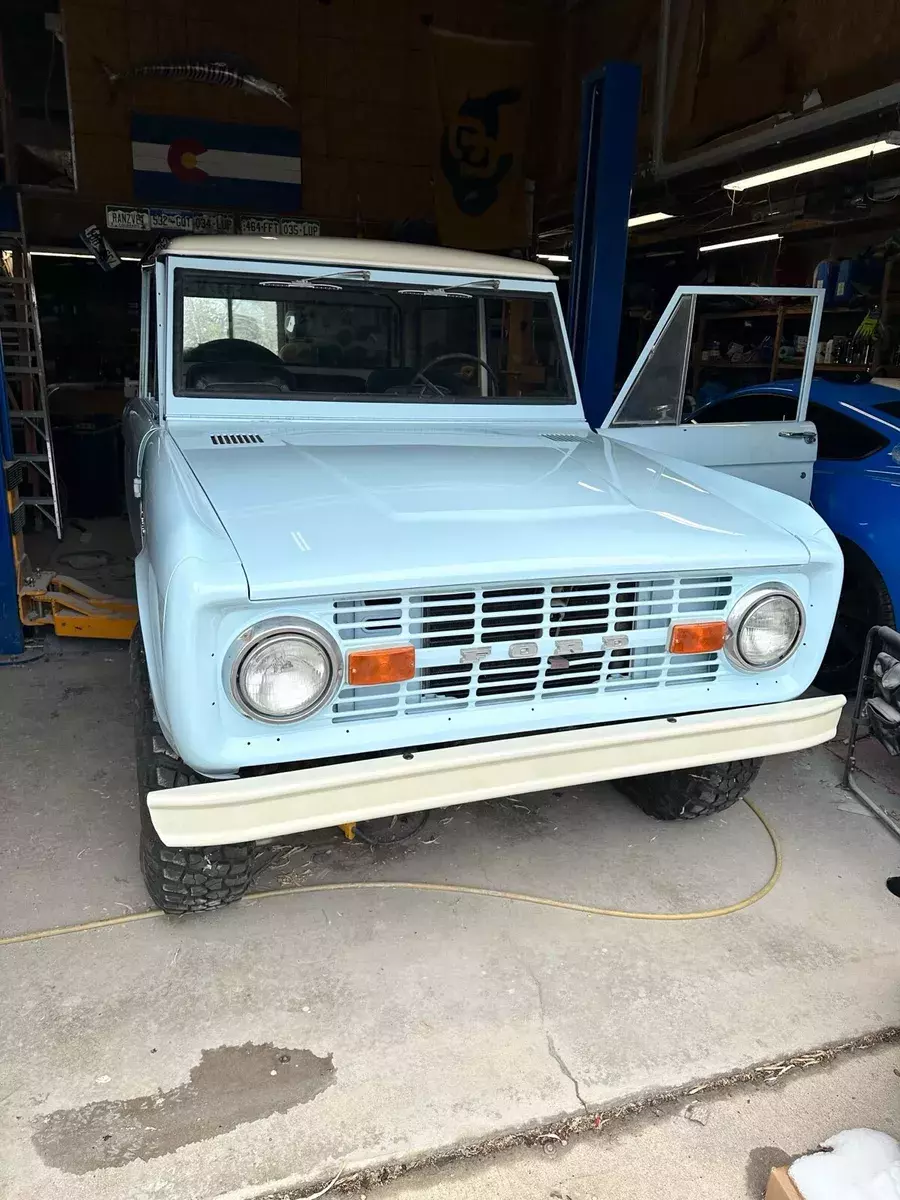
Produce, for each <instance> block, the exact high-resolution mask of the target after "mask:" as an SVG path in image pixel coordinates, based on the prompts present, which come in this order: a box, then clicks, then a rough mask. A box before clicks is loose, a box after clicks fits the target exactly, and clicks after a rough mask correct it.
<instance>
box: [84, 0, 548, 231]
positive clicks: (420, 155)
mask: <svg viewBox="0 0 900 1200" xmlns="http://www.w3.org/2000/svg"><path fill="white" fill-rule="evenodd" d="M545 14H546V6H545V4H544V3H543V0H418V2H417V0H63V15H64V22H65V35H66V44H67V49H68V60H69V72H70V88H71V99H72V110H73V118H74V122H73V123H74V128H75V146H76V160H77V170H78V184H79V192H80V193H81V194H82V195H83V196H85V197H96V198H97V199H102V200H103V201H105V202H121V203H127V202H128V201H130V200H131V198H132V190H131V145H130V140H131V139H130V113H131V112H132V111H136V112H142V113H153V114H170V115H192V116H196V117H204V118H207V119H211V120H218V121H230V122H237V123H248V124H258V125H286V126H290V127H299V129H300V132H301V138H302V155H303V169H304V184H303V210H304V213H305V214H306V215H308V216H314V217H322V218H324V219H325V221H326V226H325V231H326V232H328V231H329V228H330V226H333V227H334V228H333V230H332V231H333V232H351V231H352V229H353V227H355V226H358V227H359V228H360V231H362V228H364V227H365V228H367V229H368V228H369V225H370V223H372V222H374V223H376V224H377V223H381V222H392V221H397V220H403V219H422V218H424V219H431V218H432V217H433V212H434V209H433V201H432V185H431V181H432V174H433V164H434V160H435V143H436V141H437V136H438V135H437V132H436V117H435V110H434V92H433V80H432V71H431V65H430V56H429V52H428V44H427V39H428V36H429V34H428V24H429V23H431V22H433V23H434V24H435V25H437V26H439V27H442V28H446V29H452V30H456V31H458V32H461V33H472V34H478V35H482V36H488V37H519V38H522V37H525V38H529V37H533V38H535V40H540V33H541V30H542V28H543V22H544V20H545ZM223 53H224V54H229V55H239V56H243V57H245V58H246V59H247V60H248V61H249V62H250V63H251V64H252V66H253V68H254V70H255V72H256V73H258V74H260V75H262V76H264V77H266V78H268V79H271V80H273V81H274V82H277V83H279V84H281V85H282V86H283V87H285V88H286V89H287V90H288V92H289V93H290V94H291V97H292V100H293V106H292V107H291V108H286V107H284V106H283V105H281V104H279V103H277V102H276V101H274V100H270V99H267V98H260V97H254V96H248V95H244V94H243V93H241V92H238V91H231V90H227V89H223V88H217V87H210V86H208V85H203V84H186V83H176V82H171V81H158V80H139V81H135V82H133V83H130V84H124V85H122V86H121V88H119V89H118V90H117V91H115V92H114V91H113V90H112V89H111V88H110V86H109V82H108V79H107V77H106V75H105V73H104V71H103V68H102V66H101V60H102V62H103V63H105V64H106V65H107V66H109V67H110V68H111V69H112V70H114V71H121V70H126V69H127V68H128V67H130V66H137V65H141V64H145V63H148V62H158V61H165V60H169V59H171V60H184V59H185V58H187V57H190V56H196V57H197V58H198V59H200V60H201V61H209V60H210V58H211V57H215V55H216V54H223ZM328 223H330V225H329V224H328Z"/></svg>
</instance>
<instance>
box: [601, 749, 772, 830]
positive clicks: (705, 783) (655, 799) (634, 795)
mask: <svg viewBox="0 0 900 1200" xmlns="http://www.w3.org/2000/svg"><path fill="white" fill-rule="evenodd" d="M761 766H762V759H761V758H740V759H738V760H737V761H736V762H727V763H716V764H715V765H713V766H710V767H691V768H689V769H688V770H686V771H660V772H659V773H658V774H656V775H637V776H634V777H633V778H632V779H619V780H617V781H616V787H617V788H618V789H619V791H620V792H622V794H623V795H625V796H627V797H628V799H629V800H633V801H634V803H635V804H636V805H637V806H638V808H641V809H643V810H644V812H645V813H646V814H647V815H648V816H649V817H656V819H657V820H658V821H693V820H694V818H695V817H708V816H709V815H710V814H711V813H719V812H724V811H725V809H726V808H731V806H732V804H737V802H738V800H743V798H744V797H745V796H746V795H747V792H748V791H749V790H750V786H751V784H752V783H753V781H754V779H755V778H756V776H757V775H758V774H759V768H760V767H761Z"/></svg>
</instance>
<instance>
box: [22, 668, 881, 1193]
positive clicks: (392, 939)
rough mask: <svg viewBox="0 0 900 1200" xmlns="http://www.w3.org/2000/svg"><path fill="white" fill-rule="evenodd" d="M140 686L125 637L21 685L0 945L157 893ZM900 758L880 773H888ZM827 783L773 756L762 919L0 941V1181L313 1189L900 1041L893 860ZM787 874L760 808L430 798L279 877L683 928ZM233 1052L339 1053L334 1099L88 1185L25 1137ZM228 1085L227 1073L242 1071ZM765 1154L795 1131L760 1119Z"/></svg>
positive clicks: (758, 908)
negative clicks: (133, 686)
mask: <svg viewBox="0 0 900 1200" xmlns="http://www.w3.org/2000/svg"><path fill="white" fill-rule="evenodd" d="M127 676H128V666H127V656H126V655H125V654H124V652H122V651H121V650H119V649H118V648H116V647H112V646H101V647H99V648H88V647H84V646H79V647H78V648H77V650H72V651H69V650H67V651H66V653H65V654H64V656H63V657H62V658H59V659H55V660H52V661H47V662H44V663H37V664H35V665H34V666H32V667H29V668H27V669H16V670H10V671H7V672H5V673H4V677H3V687H2V688H0V778H2V779H3V788H4V797H3V799H4V806H5V822H4V832H5V838H4V841H3V843H2V845H0V911H2V912H3V922H4V930H5V931H10V932H19V931H21V930H28V929H37V928H42V927H46V926H52V925H57V924H68V923H72V922H77V921H85V920H89V919H91V918H95V917H102V916H104V915H118V914H121V913H123V912H128V911H135V910H138V909H142V908H144V907H146V905H147V900H146V897H145V895H144V892H143V887H142V884H141V881H140V876H139V874H138V870H137V861H136V859H137V855H136V844H137V827H138V823H137V813H136V808H135V803H134V792H133V764H132V759H131V731H130V717H129V693H128V683H127ZM86 687H87V688H90V691H89V692H82V693H81V694H79V693H78V691H76V690H75V689H79V688H86ZM896 770H897V766H896V764H889V765H888V766H887V767H885V774H884V775H883V777H882V780H881V782H882V784H883V785H884V786H890V785H892V784H895V783H896V778H895V775H894V774H892V772H896ZM839 773H840V764H839V762H838V761H837V759H836V758H835V757H834V756H833V755H832V754H831V753H829V752H828V751H827V750H825V749H820V750H816V751H812V752H809V753H805V754H798V755H795V756H792V757H790V758H785V759H780V760H773V761H772V762H770V763H768V764H767V765H766V766H765V768H764V770H763V772H762V774H761V775H760V778H759V780H758V782H757V784H756V785H755V787H754V790H753V798H754V800H755V801H756V802H758V803H759V804H760V806H761V807H762V809H763V810H764V811H765V812H766V813H767V815H768V816H769V817H770V818H771V819H772V821H773V824H774V826H775V828H776V831H777V833H778V835H779V838H780V840H781V842H782V846H783V850H784V857H785V868H784V875H783V877H782V880H781V882H780V883H779V885H778V887H777V888H776V890H775V891H774V892H773V893H772V895H771V896H769V897H768V898H767V899H766V900H765V901H763V902H762V903H761V904H758V905H755V906H754V907H753V908H751V909H748V910H746V911H745V912H742V913H740V914H737V915H736V916H734V917H730V918H727V919H724V920H716V921H700V922H691V923H669V922H646V921H619V920H610V919H598V918H590V917H587V916H585V915H579V914H575V913H563V912H559V911H554V910H552V909H546V908H535V907H530V906H526V905H520V904H513V903H511V902H509V901H505V900H484V899H476V898H475V897H471V896H462V895H440V894H431V893H429V894H427V895H425V894H420V893H416V892H411V891H402V892H400V891H398V892H389V891H387V892H363V891H360V892H342V893H329V894H323V895H316V896H314V897H312V896H311V897H303V896H298V895H290V896H287V895H286V896H283V897H276V898H275V899H272V900H267V901H253V900H249V901H247V902H245V903H243V904H241V905H237V906H234V907H232V908H229V909H227V910H223V911H220V912H216V913H211V914H209V915H208V916H206V917H201V918H187V919H183V920H168V919H166V920H151V921H141V922H137V923H135V924H132V925H126V926H117V927H113V928H107V929H102V930H97V931H94V932H91V933H86V934H79V935H76V936H70V937H62V938H52V939H49V940H47V941H42V942H31V943H25V944H21V945H14V946H7V947H4V948H2V949H0V955H2V957H3V963H2V966H3V971H4V989H3V992H2V995H0V1056H2V1065H3V1080H4V1083H3V1089H2V1095H3V1099H2V1104H0V1194H2V1195H3V1197H4V1200H47V1197H48V1196H50V1195H60V1196H64V1197H65V1200H213V1198H218V1197H222V1196H224V1195H228V1194H235V1195H244V1196H246V1195H249V1194H251V1193H253V1194H255V1195H260V1194H262V1193H263V1192H264V1191H265V1189H267V1188H268V1187H269V1185H274V1184H275V1183H276V1182H277V1181H279V1180H285V1179H289V1180H292V1181H293V1183H292V1186H293V1187H294V1188H295V1190H296V1193H297V1195H300V1196H303V1195H305V1194H307V1192H308V1191H309V1190H314V1189H310V1188H309V1187H307V1186H305V1184H306V1183H308V1182H309V1181H313V1180H316V1181H322V1182H325V1181H327V1180H329V1179H331V1178H332V1177H333V1176H334V1175H335V1174H336V1172H337V1169H338V1167H339V1166H340V1167H342V1169H343V1170H344V1171H345V1172H346V1173H352V1171H354V1170H355V1169H357V1168H358V1167H361V1166H363V1165H366V1164H369V1165H371V1164H384V1163H396V1162H399V1161H415V1160H418V1159H422V1158H427V1157H429V1156H431V1155H434V1154H435V1153H437V1152H440V1151H443V1150H450V1149H453V1148H455V1147H461V1146H469V1145H473V1144H478V1143H481V1142H484V1141H485V1140H490V1139H495V1138H497V1137H498V1136H501V1135H503V1134H505V1133H508V1132H510V1131H518V1130H523V1129H536V1128H539V1127H541V1126H544V1125H546V1124H547V1123H551V1122H554V1121H557V1120H561V1121H566V1120H568V1119H570V1118H572V1117H573V1116H577V1117H578V1119H579V1120H581V1121H587V1120H588V1117H587V1115H586V1113H585V1109H587V1110H589V1112H591V1113H593V1112H596V1111H597V1110H599V1109H608V1108H610V1107H614V1106H615V1104H616V1102H617V1101H619V1100H620V1099H621V1098H622V1097H628V1096H634V1095H636V1094H656V1093H659V1092H660V1091H665V1090H666V1089H668V1088H671V1087H675V1086H685V1085H688V1084H690V1083H691V1082H692V1081H696V1080H697V1079H703V1078H708V1077H709V1076H712V1075H716V1074H720V1073H728V1072H731V1071H733V1070H734V1069H735V1068H740V1067H742V1066H745V1065H746V1064H748V1063H758V1062H764V1061H767V1060H775V1059H778V1058H780V1057H782V1056H783V1055H784V1054H786V1053H789V1052H794V1051H797V1050H801V1049H805V1048H808V1047H812V1046H820V1045H822V1044H825V1043H829V1042H833V1041H841V1040H846V1039H848V1038H852V1037H856V1036H858V1035H860V1034H863V1033H867V1032H870V1031H872V1030H876V1029H882V1028H884V1027H885V1026H888V1025H893V1024H897V1023H900V939H898V936H897V933H898V920H900V905H898V902H897V900H896V899H895V898H894V897H892V896H891V895H890V894H889V893H888V892H887V890H886V889H885V886H884V880H885V878H886V877H887V876H888V875H892V874H896V873H897V868H898V865H900V847H898V845H897V843H896V841H895V840H894V839H893V838H891V836H890V835H889V834H888V833H887V832H886V831H885V830H884V829H883V828H882V827H881V826H880V825H878V823H877V822H876V821H875V820H874V819H871V818H868V817H866V816H862V815H859V814H858V813H855V812H852V811H847V810H845V809H842V808H841V807H840V805H841V804H842V803H844V801H845V795H844V793H842V792H841V791H840V789H839V788H838V786H837V780H838V778H839ZM876 786H877V784H876V783H875V782H874V781H873V782H872V787H873V788H874V787H876ZM770 869H771V848H770V847H769V845H768V840H767V838H766V836H765V833H764V832H763V831H762V830H761V829H760V827H759V825H758V823H757V821H756V819H755V818H754V817H753V815H752V814H751V813H750V812H749V810H747V809H746V808H744V807H738V808H735V809H732V810H730V811H729V812H726V813H724V814H722V815H721V816H719V817H716V818H714V819H710V820H708V821H703V822H688V823H677V822H676V823H672V824H664V823H658V822H654V821H652V820H650V819H649V818H647V817H644V816H643V815H642V814H641V813H640V812H638V811H637V810H636V809H634V808H633V807H632V806H631V805H630V804H628V803H627V802H626V801H625V800H624V799H623V798H622V797H621V796H619V795H618V794H617V793H616V792H615V791H614V790H613V789H612V788H610V787H606V786H603V787H585V788H578V789H574V790H572V791H569V792H566V793H560V794H553V793H547V794H542V795H536V796H528V797H525V798H523V799H516V800H512V799H506V800H499V801H496V802H492V803H485V804H479V805H473V806H471V807H470V808H468V809H457V810H454V811H450V812H445V813H442V814H440V815H439V816H438V817H437V818H436V819H434V820H433V821H432V823H431V825H430V826H428V827H427V828H426V831H425V833H424V836H423V837H422V838H421V839H419V840H418V841H416V842H413V843H410V844H409V845H407V846H406V847H403V848H401V849H398V850H394V851H387V852H384V851H374V852H373V851H372V850H371V849H370V848H368V847H366V846H364V845H362V844H360V843H359V842H354V843H348V842H346V841H344V840H343V839H342V838H341V837H340V836H339V835H336V834H334V833H333V832H331V831H326V832H324V833H322V834H318V835H315V836H310V837H308V838H306V839H304V842H303V845H302V847H299V848H297V849H296V852H295V853H294V854H293V855H292V856H291V857H290V860H289V862H284V860H282V865H280V866H277V867H275V868H273V870H272V871H271V872H270V873H269V875H268V877H267V878H266V879H265V880H263V881H262V882H263V884H264V886H276V887H277V886H278V884H279V883H281V882H283V883H285V884H296V883H315V882H329V881H336V880H341V881H353V880H365V879H382V880H387V879H398V880H406V881H409V880H416V879H425V880H434V881H438V882H459V883H478V884H480V883H487V884H488V885H489V886H491V887H496V888H502V889H511V890H520V891H529V892H534V893H538V894H543V895H548V896H557V897H561V898H563V899H570V900H575V901H585V902H591V903H595V904H607V905H615V906H617V907H622V908H632V909H639V910H650V909H668V910H670V911H678V910H686V909H697V908H706V907H715V906H717V905H720V904H723V903H728V902H731V901H733V900H737V899H739V898H741V897H742V896H745V895H748V894H750V893H751V892H753V891H754V890H756V888H758V887H759V886H760V884H761V883H763V882H764V881H765V879H766V877H767V876H768V873H769V871H770ZM538 981H539V983H540V987H538ZM548 1034H549V1040H548ZM245 1044H251V1045H254V1046H266V1045H272V1046H273V1047H287V1048H288V1050H290V1048H302V1049H304V1050H308V1051H309V1053H310V1054H311V1055H314V1056H315V1057H316V1059H320V1060H321V1059H324V1058H327V1056H328V1055H332V1056H333V1058H332V1062H333V1065H334V1079H333V1082H332V1083H331V1085H330V1086H328V1087H327V1088H325V1089H324V1090H322V1091H321V1092H319V1093H318V1094H316V1095H314V1096H312V1098H311V1099H309V1100H308V1101H306V1102H304V1103H298V1104H296V1105H293V1106H290V1107H288V1108H286V1109H284V1108H276V1109H273V1108H272V1107H271V1103H270V1102H271V1100H272V1096H271V1095H269V1094H268V1093H267V1092H266V1090H265V1087H266V1085H265V1080H264V1079H263V1080H261V1081H260V1087H259V1089H258V1091H257V1092H256V1094H255V1096H254V1098H253V1102H252V1103H251V1104H250V1105H249V1107H248V1109H247V1110H246V1111H242V1112H241V1114H240V1115H241V1118H242V1119H241V1121H240V1123H238V1124H237V1125H235V1126H234V1127H232V1128H224V1125H225V1124H226V1123H227V1122H225V1121H221V1120H220V1121H216V1122H215V1124H216V1125H219V1124H222V1125H223V1128H222V1129H221V1130H219V1129H214V1130H211V1131H205V1133H204V1136H203V1137H202V1138H201V1139H200V1140H198V1141H194V1142H189V1143H186V1144H183V1145H180V1146H178V1147H176V1148H172V1149H171V1150H170V1151H168V1152H165V1153H162V1154H160V1155H158V1156H157V1157H154V1158H151V1159H143V1158H141V1157H140V1156H138V1157H136V1158H133V1159H131V1160H130V1161H128V1162H124V1163H122V1164H121V1165H118V1166H111V1165H110V1166H106V1167H98V1168H96V1169H93V1170H90V1171H88V1172H86V1173H84V1174H77V1173H75V1172H73V1171H70V1170H66V1169H64V1168H63V1167H61V1166H54V1165H51V1164H48V1163H47V1162H46V1161H44V1159H43V1158H42V1157H41V1154H40V1150H39V1147H38V1146H36V1145H35V1142H34V1140H33V1135H34V1134H35V1133H36V1131H37V1130H39V1129H40V1128H41V1127H42V1122H43V1121H44V1120H45V1119H46V1118H47V1117H48V1115H49V1114H52V1113H54V1112H57V1111H60V1110H66V1111H68V1110H82V1109H84V1110H86V1111H90V1112H111V1111H119V1108H120V1107H121V1106H123V1105H124V1106H127V1105H128V1104H129V1102H136V1101H139V1100H140V1099H141V1098H145V1097H154V1098H155V1097H159V1096H170V1095H173V1096H174V1095H183V1094H184V1091H180V1090H179V1089H182V1088H187V1087H188V1086H189V1084H190V1079H191V1071H192V1069H194V1068H195V1067H196V1065H197V1064H198V1063H199V1062H201V1061H202V1058H203V1053H204V1051H206V1052H207V1053H208V1052H209V1051H212V1050H215V1049H216V1048H217V1047H240V1046H243V1045H245ZM551 1045H552V1049H551ZM553 1051H555V1052H556V1054H554V1053H553ZM273 1069H277V1068H273ZM229 1079H230V1082H232V1083H234V1085H235V1086H236V1087H238V1088H239V1087H240V1082H241V1080H240V1074H239V1072H238V1071H237V1068H234V1072H233V1074H232V1075H230V1076H229ZM575 1080H577V1087H578V1092H577V1094H576V1092H575V1090H574V1088H575ZM275 1082H277V1081H275ZM854 1086H856V1085H855V1084H854ZM859 1086H860V1087H862V1086H864V1081H863V1082H861V1083H860V1084H859ZM859 1095H860V1096H862V1093H861V1092H860V1093H859ZM213 1099H214V1104H213V1109H215V1097H214V1098H213ZM704 1102H706V1101H704ZM98 1105H100V1106H103V1105H105V1106H110V1105H112V1106H115V1107H114V1108H109V1107H103V1108H97V1107H90V1106H98ZM220 1108H221V1110H222V1111H223V1113H224V1110H225V1104H224V1100H223V1102H222V1104H221V1105H220ZM713 1108H714V1112H713V1117H712V1118H711V1120H710V1126H709V1127H708V1128H707V1129H704V1128H703V1127H701V1126H699V1125H695V1124H694V1123H692V1122H683V1124H684V1125H685V1126H687V1127H689V1129H690V1130H691V1131H693V1132H692V1133H690V1134H687V1135H685V1136H689V1137H703V1136H707V1135H708V1133H709V1129H711V1128H712V1127H713V1124H714V1119H715V1105H713ZM139 1132H140V1131H139ZM73 1136H74V1135H73ZM759 1138H760V1140H759V1141H758V1142H757V1146H759V1147H765V1146H770V1147H771V1146H776V1145H785V1143H783V1142H780V1141H779V1135H778V1131H777V1128H776V1126H775V1125H772V1126H771V1127H767V1128H763V1127H762V1126H761V1127H760V1133H759ZM694 1145H695V1143H687V1142H685V1143H684V1152H685V1153H686V1154H687V1153H688V1152H692V1147H693V1146H694ZM785 1148H786V1149H789V1150H792V1149H794V1144H793V1143H791V1144H788V1145H785ZM60 1152H61V1153H62V1151H60ZM688 1165H689V1164H688ZM713 1165H714V1164H713ZM685 1171H687V1167H685ZM261 1189H262V1191H261ZM667 1190H668V1189H667ZM720 1192H721V1189H720ZM542 1194H543V1193H541V1192H540V1191H537V1192H535V1191H529V1190H528V1189H527V1188H525V1189H523V1190H521V1191H520V1193H519V1195H529V1196H530V1195H536V1196H540V1195H542ZM587 1194H588V1193H586V1194H585V1195H587ZM601 1194H603V1195H604V1197H606V1196H607V1194H608V1195H609V1196H610V1197H611V1196H613V1195H614V1194H615V1193H614V1192H612V1191H609V1190H608V1189H607V1191H604V1192H602V1193H601ZM620 1194H621V1192H620ZM682 1194H685V1193H682ZM735 1194H739V1193H735ZM499 1195H500V1193H499V1192H498V1196H499ZM578 1200H583V1197H579V1198H578ZM704 1200H707V1198H706V1197H704Z"/></svg>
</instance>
